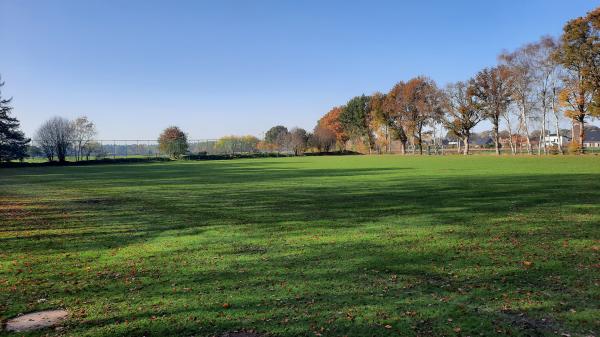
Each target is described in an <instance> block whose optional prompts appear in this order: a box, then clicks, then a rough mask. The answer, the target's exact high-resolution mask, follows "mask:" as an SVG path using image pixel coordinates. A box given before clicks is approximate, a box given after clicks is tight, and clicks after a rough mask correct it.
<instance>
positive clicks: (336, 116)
mask: <svg viewBox="0 0 600 337" xmlns="http://www.w3.org/2000/svg"><path fill="white" fill-rule="evenodd" d="M343 110H344V107H343V106H336V107H333V108H332V109H331V110H329V112H328V113H326V114H325V115H324V116H323V117H321V119H319V121H318V122H317V126H319V127H322V128H325V129H328V130H330V131H331V132H333V134H334V136H335V140H336V143H337V146H338V148H339V149H340V150H344V149H345V148H346V143H347V142H348V139H349V137H348V135H347V134H346V132H345V131H344V127H343V126H342V123H341V122H340V114H341V113H342V111H343ZM320 134H321V135H324V133H323V132H320Z"/></svg>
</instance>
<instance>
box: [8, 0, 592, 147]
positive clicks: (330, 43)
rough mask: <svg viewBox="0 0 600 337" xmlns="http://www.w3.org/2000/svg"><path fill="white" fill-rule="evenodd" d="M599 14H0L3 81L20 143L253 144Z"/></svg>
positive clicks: (164, 9)
mask: <svg viewBox="0 0 600 337" xmlns="http://www.w3.org/2000/svg"><path fill="white" fill-rule="evenodd" d="M598 5H600V3H598V2H597V1H591V0H570V1H564V0H554V1H550V0H535V1H529V0H528V1H525V0H516V1H494V2H492V1H460V0H457V1H426V0H420V1H411V2H409V1H327V0H315V1H306V0H303V1H292V0H289V1H284V0H273V1H262V0H254V1H247V0H239V1H226V0H214V1H107V0H89V1H88V0H86V1H80V0H74V1H60V0H54V1H42V0H38V1H28V0H0V74H2V77H3V79H4V80H5V81H6V86H5V87H4V90H3V93H4V94H5V95H8V96H13V97H14V107H15V110H14V111H15V114H16V116H17V117H18V118H19V119H20V120H21V121H22V127H23V129H24V130H25V132H26V133H27V134H28V135H32V133H33V132H34V131H35V129H36V128H37V127H38V126H39V124H40V123H41V122H42V121H43V120H45V119H47V118H49V117H51V116H55V115H61V116H65V117H68V118H73V117H75V116H78V115H87V116H89V117H90V118H91V119H92V120H93V121H95V122H96V124H97V126H98V129H99V133H100V135H99V136H100V137H101V138H103V139H113V138H116V139H155V138H156V137H157V135H158V134H159V133H160V131H161V130H162V129H163V128H164V127H166V126H168V125H178V126H180V127H182V128H183V129H184V130H185V131H186V132H187V133H188V134H189V136H190V137H192V138H215V137H219V136H222V135H226V134H254V135H258V136H260V135H261V133H262V132H263V131H265V130H266V129H268V128H269V127H271V126H273V125H275V124H283V125H286V126H290V127H291V126H300V127H304V128H307V129H311V128H312V127H313V126H314V124H315V122H316V120H317V119H318V118H319V117H320V116H321V115H322V114H324V113H325V112H327V111H328V109H329V108H330V107H332V106H334V105H339V104H343V103H344V102H345V101H347V100H348V98H350V97H352V96H354V95H357V94H361V93H371V92H373V91H376V90H379V91H386V90H388V89H389V88H390V87H391V86H392V85H393V84H394V83H396V82H397V81H399V80H402V79H408V78H410V77H411V76H416V75H420V74H424V75H427V76H430V77H432V78H433V79H434V80H436V81H437V82H438V83H439V84H440V85H444V84H446V83H448V82H451V81H457V80H464V79H467V78H468V77H470V76H472V75H473V74H474V73H475V72H477V71H478V70H479V69H481V68H483V67H486V66H491V65H494V64H495V62H496V56H497V55H498V53H499V52H500V51H501V50H502V49H514V48H516V47H518V46H520V45H521V44H524V43H526V42H531V41H534V40H536V39H538V38H539V37H540V36H542V35H544V34H551V35H558V34H560V31H561V29H562V26H563V24H564V23H565V22H566V21H567V20H568V19H571V18H574V17H577V16H581V15H584V14H585V13H586V12H587V11H589V10H590V9H592V8H594V7H595V6H598Z"/></svg>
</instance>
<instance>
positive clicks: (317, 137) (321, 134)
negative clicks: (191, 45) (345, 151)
mask: <svg viewBox="0 0 600 337" xmlns="http://www.w3.org/2000/svg"><path fill="white" fill-rule="evenodd" d="M337 142H338V139H337V137H336V134H335V132H333V131H332V130H331V129H330V128H328V127H326V126H325V125H322V124H320V123H319V124H317V126H316V127H315V129H314V130H313V133H312V135H311V137H310V139H309V143H310V145H311V146H314V147H316V148H317V150H318V151H319V152H322V151H324V152H329V151H331V149H332V148H333V147H334V146H335V144H336V143H337Z"/></svg>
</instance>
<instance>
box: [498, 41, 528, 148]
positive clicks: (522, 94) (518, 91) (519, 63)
mask: <svg viewBox="0 0 600 337" xmlns="http://www.w3.org/2000/svg"><path fill="white" fill-rule="evenodd" d="M534 52H535V48H534V47H533V46H532V45H526V46H524V47H521V48H519V49H517V50H516V51H514V52H512V53H509V52H504V53H502V54H501V55H500V56H499V59H500V61H501V62H502V63H503V64H505V65H506V66H507V67H508V69H510V73H511V76H512V83H513V90H512V93H513V101H514V103H515V104H516V105H517V107H518V109H519V112H520V117H519V118H520V120H519V124H520V125H519V126H520V128H522V129H523V131H524V132H525V137H526V141H527V152H528V153H529V154H532V153H533V150H532V148H531V139H530V136H529V119H530V118H531V117H532V114H533V112H534V108H535V103H536V100H535V66H534V64H533V57H532V54H533V53H534Z"/></svg>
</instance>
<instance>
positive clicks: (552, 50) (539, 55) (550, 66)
mask: <svg viewBox="0 0 600 337" xmlns="http://www.w3.org/2000/svg"><path fill="white" fill-rule="evenodd" d="M557 47H558V43H557V42H556V40H555V39H554V38H552V37H549V36H544V37H542V38H541V39H540V41H538V42H536V43H532V44H529V45H527V46H526V49H527V51H528V55H529V57H530V58H531V62H532V70H533V79H534V88H535V94H536V97H537V101H538V104H537V105H538V107H539V109H540V113H541V115H542V116H541V117H542V118H541V128H540V129H541V133H540V135H539V144H540V146H539V147H538V154H541V153H542V149H543V151H544V153H547V152H548V151H547V149H546V142H545V141H544V137H545V136H546V135H547V133H548V132H547V121H548V112H549V111H550V109H551V107H552V105H553V97H554V96H555V95H554V94H553V92H554V88H556V82H557V69H558V68H559V65H558V63H557V62H556V57H555V54H556V51H557Z"/></svg>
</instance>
